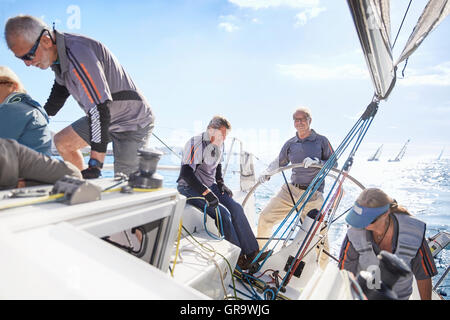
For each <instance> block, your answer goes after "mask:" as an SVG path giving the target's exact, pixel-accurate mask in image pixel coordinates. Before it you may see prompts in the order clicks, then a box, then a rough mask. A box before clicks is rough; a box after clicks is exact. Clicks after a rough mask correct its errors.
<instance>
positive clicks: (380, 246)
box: [339, 188, 437, 300]
mask: <svg viewBox="0 0 450 320" xmlns="http://www.w3.org/2000/svg"><path fill="white" fill-rule="evenodd" d="M346 221H347V223H348V224H349V225H350V228H349V229H348V231H347V235H346V237H345V240H344V242H343V244H342V248H341V253H340V259H339V267H340V268H341V269H345V270H348V271H351V272H352V273H353V274H355V275H357V274H358V273H359V271H361V270H367V269H368V268H369V267H370V266H374V265H375V266H378V259H377V257H376V256H377V255H378V254H379V253H380V252H381V251H382V250H385V251H388V252H391V253H393V254H395V255H396V256H398V257H400V258H401V259H403V261H404V262H405V263H406V264H407V265H408V266H410V267H411V271H412V274H410V275H409V276H406V277H403V278H401V279H399V280H398V281H397V283H396V284H395V286H394V288H393V290H394V291H395V293H396V294H397V296H398V298H399V299H402V300H406V299H409V297H410V296H411V293H412V285H413V275H414V277H415V278H416V280H417V286H418V289H419V293H420V297H421V299H423V300H429V299H431V290H432V283H431V277H433V276H435V275H436V274H437V270H436V266H435V264H434V260H433V257H432V255H431V252H430V248H429V247H428V244H427V241H426V239H425V230H426V225H425V223H424V222H422V221H420V220H419V219H417V218H414V217H412V216H411V214H410V213H409V212H408V210H407V209H405V208H404V207H401V206H399V205H398V204H397V202H396V201H395V200H394V199H392V198H391V197H389V196H388V195H387V194H386V193H385V192H383V191H382V190H380V189H377V188H369V189H365V190H363V191H362V193H361V194H360V195H359V197H358V199H357V200H356V202H355V205H354V207H353V209H352V210H351V211H350V213H349V214H348V215H347V217H346ZM381 272H383V271H382V270H381Z"/></svg>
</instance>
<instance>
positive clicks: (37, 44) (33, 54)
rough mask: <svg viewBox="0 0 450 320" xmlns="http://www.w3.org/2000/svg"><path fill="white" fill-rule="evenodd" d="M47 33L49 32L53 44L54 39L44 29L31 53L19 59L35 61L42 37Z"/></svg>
mask: <svg viewBox="0 0 450 320" xmlns="http://www.w3.org/2000/svg"><path fill="white" fill-rule="evenodd" d="M45 31H47V32H48V35H49V36H50V39H51V40H52V42H53V38H52V35H51V34H50V31H48V30H47V29H42V31H41V34H40V35H39V37H38V38H37V40H36V42H35V43H34V45H33V47H32V48H31V49H30V51H28V52H27V53H25V54H24V55H23V56H21V57H18V58H19V59H22V60H25V61H31V60H33V59H34V57H35V56H36V50H37V48H38V47H39V43H40V42H41V38H42V35H43V34H44V32H45Z"/></svg>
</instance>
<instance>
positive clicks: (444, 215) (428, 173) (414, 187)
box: [106, 155, 450, 300]
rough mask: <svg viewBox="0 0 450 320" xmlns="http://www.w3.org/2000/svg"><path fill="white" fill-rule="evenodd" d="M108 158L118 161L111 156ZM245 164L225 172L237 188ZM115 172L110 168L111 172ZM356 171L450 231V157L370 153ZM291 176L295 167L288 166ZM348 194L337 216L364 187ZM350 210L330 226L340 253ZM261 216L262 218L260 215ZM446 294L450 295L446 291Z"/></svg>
mask: <svg viewBox="0 0 450 320" xmlns="http://www.w3.org/2000/svg"><path fill="white" fill-rule="evenodd" d="M106 162H112V159H108V160H107V161H106ZM160 164H164V165H178V164H179V160H178V159H177V158H176V157H174V156H173V155H165V156H163V157H162V159H161V160H160ZM264 168H265V164H262V163H258V160H255V170H256V173H257V176H258V173H259V172H261V171H262V170H263V169H264ZM238 170H239V164H238V161H237V160H236V159H234V161H233V159H232V161H230V165H229V167H228V170H227V174H226V175H225V183H226V184H227V185H228V186H229V187H230V188H232V189H238V188H239V173H238ZM158 173H160V174H161V175H163V176H164V186H165V187H169V188H170V187H176V179H177V177H178V172H177V171H166V170H160V171H158ZM108 174H111V175H112V173H106V175H108ZM350 175H351V176H352V177H354V178H355V179H357V180H358V181H359V182H360V183H361V184H362V185H363V186H364V187H366V188H367V187H377V188H381V189H383V190H384V191H385V192H386V193H387V194H388V195H390V196H391V197H392V198H394V199H396V200H397V202H398V203H399V205H401V206H403V207H406V208H407V209H408V211H409V212H410V213H411V214H412V215H414V216H415V217H417V218H419V219H421V220H422V221H424V222H425V223H426V224H427V231H426V236H427V237H431V236H433V235H435V234H436V233H438V232H439V231H442V230H446V231H449V232H450V159H443V160H439V161H437V160H424V159H418V158H416V159H403V160H402V161H401V162H387V161H378V162H369V161H366V159H355V161H354V164H353V166H352V168H351V170H350ZM285 176H286V178H287V179H288V180H289V179H290V172H289V171H285ZM333 182H334V180H333V179H332V178H327V180H326V187H325V192H324V196H325V197H326V196H327V193H328V191H329V189H330V187H331V185H332V184H333ZM283 183H284V178H283V176H282V175H281V174H278V175H276V176H274V177H272V179H271V180H270V181H268V182H266V183H265V184H263V185H262V186H260V187H259V188H258V189H257V190H256V192H255V197H256V198H255V199H256V208H255V209H256V210H255V211H256V215H258V214H259V212H260V211H261V210H262V208H264V206H265V205H266V203H267V202H268V201H269V200H270V198H271V197H272V196H273V195H274V194H275V193H276V192H278V190H279V188H280V187H281V185H282V184H283ZM344 190H345V195H344V197H343V199H342V201H341V203H340V206H339V209H338V210H337V212H336V214H335V217H338V216H339V215H341V214H342V213H344V212H345V210H347V209H348V208H350V207H351V206H352V205H353V203H354V201H355V200H356V198H357V197H358V195H359V193H360V192H361V188H360V187H358V186H357V185H356V184H354V183H353V182H351V181H349V180H347V181H346V182H345V183H344ZM344 217H345V215H344V216H342V217H341V218H340V219H338V220H337V221H336V222H334V223H333V224H332V226H331V227H330V231H329V235H328V237H329V243H330V251H331V254H333V255H334V256H335V257H338V255H339V252H340V247H341V244H342V241H343V239H344V237H345V234H346V224H345V221H344ZM255 221H258V219H257V217H255ZM435 263H436V267H437V269H438V272H439V274H438V275H437V276H435V277H433V286H434V285H435V283H436V282H437V281H438V280H439V279H440V277H441V275H442V274H443V272H444V271H445V269H446V267H447V266H448V265H449V264H450V248H449V246H447V248H446V249H444V250H442V251H441V253H440V254H439V255H438V257H437V258H436V259H435ZM438 291H439V292H440V293H441V294H442V295H443V296H444V298H445V299H447V300H450V297H449V296H450V276H447V278H446V279H445V281H443V282H442V283H441V285H440V287H439V288H438ZM445 295H446V296H445Z"/></svg>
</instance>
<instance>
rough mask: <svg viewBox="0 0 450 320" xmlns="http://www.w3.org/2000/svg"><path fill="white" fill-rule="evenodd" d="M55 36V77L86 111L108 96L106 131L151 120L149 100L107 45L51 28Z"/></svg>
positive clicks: (131, 127)
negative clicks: (108, 117)
mask: <svg viewBox="0 0 450 320" xmlns="http://www.w3.org/2000/svg"><path fill="white" fill-rule="evenodd" d="M55 36H56V47H57V50H58V62H57V63H55V64H53V65H52V70H53V71H54V73H55V81H56V82H57V83H58V84H59V85H61V86H65V87H66V88H67V90H68V92H69V93H70V95H72V97H73V98H74V99H75V100H76V101H77V102H78V104H79V105H80V106H81V108H82V109H83V110H84V111H85V112H86V114H89V111H90V109H92V108H95V107H96V106H98V105H100V104H102V103H104V102H105V101H107V100H109V101H112V103H111V104H110V105H109V113H110V115H111V120H110V124H109V131H111V132H123V131H136V130H137V129H138V128H143V127H145V126H147V125H148V124H150V123H153V121H154V117H153V113H152V110H151V108H150V104H149V103H148V102H147V101H146V99H145V98H144V96H143V95H142V94H141V93H140V91H139V90H138V88H137V87H136V85H135V84H134V82H133V80H132V79H131V77H130V75H129V74H128V73H127V72H126V71H125V69H124V68H123V67H122V65H121V64H120V63H119V61H118V60H117V58H116V57H115V56H114V55H113V54H112V53H111V52H110V51H109V49H108V48H107V47H105V46H104V45H103V44H102V43H100V42H98V41H96V40H93V39H91V38H88V37H85V36H81V35H76V34H71V33H60V32H58V31H55ZM92 125H95V124H92Z"/></svg>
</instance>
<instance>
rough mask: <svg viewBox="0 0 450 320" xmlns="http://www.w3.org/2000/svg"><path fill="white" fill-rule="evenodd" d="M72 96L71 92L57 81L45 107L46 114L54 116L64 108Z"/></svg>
mask: <svg viewBox="0 0 450 320" xmlns="http://www.w3.org/2000/svg"><path fill="white" fill-rule="evenodd" d="M69 96H70V93H69V91H68V90H67V88H66V87H65V86H62V85H60V84H58V83H57V82H56V80H55V82H54V83H53V87H52V91H51V92H50V96H49V97H48V99H47V102H46V103H45V105H44V109H45V112H47V114H48V115H49V116H54V115H56V114H57V113H58V111H59V110H60V109H61V108H62V107H63V105H64V103H65V102H66V100H67V98H68V97H69Z"/></svg>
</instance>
